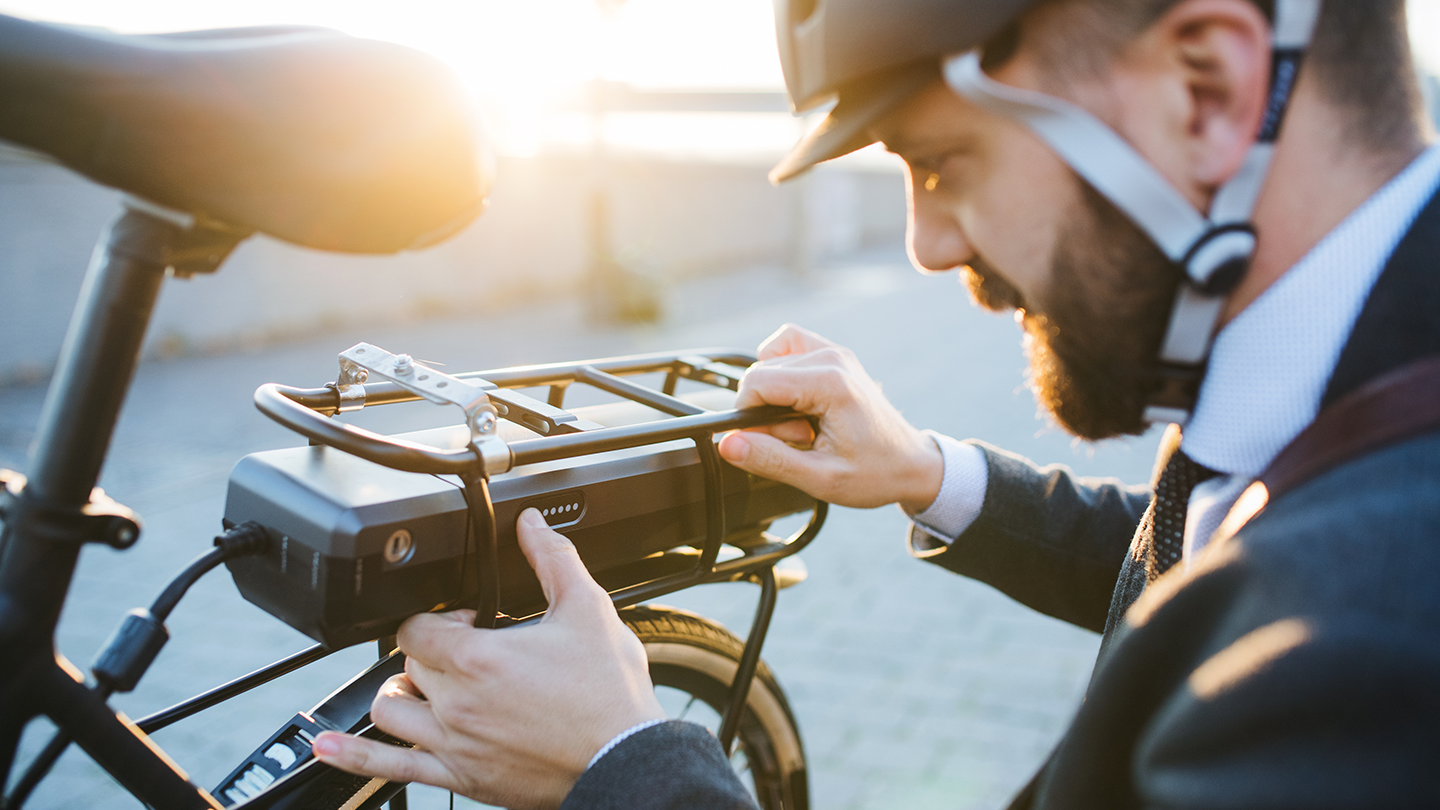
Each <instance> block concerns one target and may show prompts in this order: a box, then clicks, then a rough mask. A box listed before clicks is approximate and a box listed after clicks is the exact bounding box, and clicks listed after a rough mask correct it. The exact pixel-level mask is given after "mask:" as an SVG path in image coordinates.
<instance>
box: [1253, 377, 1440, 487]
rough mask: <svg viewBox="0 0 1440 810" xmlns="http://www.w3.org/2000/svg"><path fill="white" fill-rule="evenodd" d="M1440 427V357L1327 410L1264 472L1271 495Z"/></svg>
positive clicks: (1383, 379) (1372, 384) (1354, 393)
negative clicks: (1387, 446) (1370, 453)
mask: <svg viewBox="0 0 1440 810" xmlns="http://www.w3.org/2000/svg"><path fill="white" fill-rule="evenodd" d="M1436 429H1440V356H1435V357H1428V358H1426V359H1424V360H1417V361H1416V362H1414V363H1411V364H1409V365H1406V366H1401V367H1400V368H1398V369H1396V370H1395V371H1391V372H1389V373H1387V374H1383V375H1381V376H1379V377H1376V378H1375V379H1373V380H1371V381H1370V382H1368V383H1366V384H1365V385H1363V386H1361V387H1360V388H1358V389H1356V390H1354V391H1352V392H1350V393H1349V394H1346V395H1345V396H1344V397H1342V398H1340V400H1339V401H1337V402H1336V403H1335V404H1334V405H1331V406H1330V407H1328V408H1326V409H1325V410H1324V411H1321V413H1320V415H1319V416H1318V417H1316V419H1315V421H1314V422H1313V423H1311V425H1310V426H1309V427H1308V428H1306V429H1305V430H1304V431H1303V432H1302V433H1301V434H1300V435H1299V436H1297V437H1295V440H1294V441H1293V442H1291V443H1290V444H1289V445H1287V446H1286V447H1285V449H1284V450H1281V451H1280V455H1278V456H1276V457H1275V460H1274V461H1272V462H1271V463H1270V466H1269V467H1268V468H1267V469H1266V470H1265V472H1263V473H1261V474H1260V482H1261V483H1263V484H1264V485H1265V488H1266V489H1267V490H1268V491H1269V497H1270V499H1272V500H1273V499H1274V498H1277V497H1279V496H1280V495H1282V494H1283V493H1285V492H1288V491H1290V490H1292V489H1294V488H1296V487H1298V486H1300V485H1301V484H1303V483H1305V482H1306V481H1308V480H1310V479H1311V478H1314V477H1315V476H1317V475H1319V474H1321V473H1323V472H1325V471H1327V470H1330V469H1331V468H1333V467H1336V466H1338V465H1340V464H1343V463H1344V462H1346V461H1349V460H1351V459H1354V458H1358V457H1359V456H1362V455H1364V454H1366V453H1368V452H1370V451H1372V450H1377V449H1379V448H1381V447H1384V446H1386V445H1390V444H1394V443H1396V442H1399V441H1403V440H1405V439H1408V438H1411V437H1414V436H1419V435H1421V434H1424V433H1427V432H1429V431H1431V430H1436Z"/></svg>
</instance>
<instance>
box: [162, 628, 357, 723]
mask: <svg viewBox="0 0 1440 810" xmlns="http://www.w3.org/2000/svg"><path fill="white" fill-rule="evenodd" d="M336 652H339V650H331V649H326V647H325V645H323V644H316V645H315V646H313V647H307V648H306V649H303V650H301V651H300V652H297V653H295V654H294V655H289V656H286V657H285V658H282V659H280V660H279V661H276V662H275V663H273V664H270V665H268V666H264V667H261V668H260V669H257V670H255V671H254V672H252V673H250V674H249V675H244V676H242V677H239V678H236V679H235V680H233V681H229V682H227V683H223V684H221V685H219V686H217V687H215V688H214V689H211V690H208V691H206V692H202V693H200V694H198V695H196V696H195V697H192V698H190V699H189V700H185V701H182V702H180V703H176V704H175V705H174V706H171V707H169V708H166V709H161V710H160V711H158V712H155V713H154V714H149V715H146V716H144V717H142V718H140V719H139V720H137V721H136V722H135V725H137V726H139V727H140V730H141V731H143V732H145V733H146V734H150V733H152V732H156V731H159V730H160V729H162V728H165V727H166V726H168V725H170V724H172V723H178V722H180V721H181V720H184V719H185V718H187V717H189V716H191V715H193V714H198V713H200V712H203V711H205V710H206V709H208V708H210V707H211V706H215V705H217V704H220V703H224V702H225V701H227V700H229V699H230V698H233V697H235V696H236V695H241V694H244V693H246V692H249V691H250V690H251V689H254V688H256V687H258V686H262V685H264V684H267V683H269V682H271V681H273V680H275V679H276V678H279V677H280V676H282V675H288V674H289V673H291V672H294V671H295V670H297V669H300V668H301V667H305V666H309V665H310V664H313V663H315V662H316V661H319V660H320V659H322V658H325V657H327V656H329V655H332V654H334V653H336Z"/></svg>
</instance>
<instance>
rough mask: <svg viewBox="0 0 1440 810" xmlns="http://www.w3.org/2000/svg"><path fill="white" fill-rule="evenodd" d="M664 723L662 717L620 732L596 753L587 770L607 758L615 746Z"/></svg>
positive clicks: (586, 767)
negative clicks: (604, 757)
mask: <svg viewBox="0 0 1440 810" xmlns="http://www.w3.org/2000/svg"><path fill="white" fill-rule="evenodd" d="M664 722H665V718H663V717H662V718H661V719H659V720H646V721H645V722H643V723H638V724H636V725H633V726H631V727H630V728H627V729H625V730H624V731H622V732H620V733H619V734H616V735H615V736H614V737H613V738H612V739H611V740H610V742H608V743H605V746H604V747H603V748H601V749H600V750H599V751H596V752H595V756H593V757H591V758H590V764H589V765H586V766H585V770H587V771H588V770H590V769H591V768H593V767H595V763H597V762H599V761H600V759H601V757H603V756H605V755H606V754H608V753H610V751H611V750H613V749H614V748H615V746H617V745H619V744H620V743H622V742H625V741H626V740H628V739H630V738H631V737H632V736H634V735H636V734H639V733H640V732H642V731H644V730H645V729H647V728H650V727H651V726H658V725H660V724H661V723H664Z"/></svg>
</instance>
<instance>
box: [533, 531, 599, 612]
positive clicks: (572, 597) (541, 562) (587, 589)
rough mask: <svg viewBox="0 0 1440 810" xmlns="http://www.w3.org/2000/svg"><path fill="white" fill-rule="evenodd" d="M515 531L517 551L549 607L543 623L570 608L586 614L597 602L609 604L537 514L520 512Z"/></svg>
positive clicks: (570, 547) (565, 540)
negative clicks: (526, 561)
mask: <svg viewBox="0 0 1440 810" xmlns="http://www.w3.org/2000/svg"><path fill="white" fill-rule="evenodd" d="M515 531H516V534H517V535H519V538H520V550H521V551H522V552H523V553H524V554H525V559H526V560H529V561H530V567H531V568H534V569H535V577H536V578H537V579H539V580H540V588H541V589H542V590H543V591H544V592H545V601H546V602H547V603H549V605H550V608H549V610H547V611H546V614H545V615H546V618H547V619H549V618H553V617H558V616H559V615H560V613H561V612H562V611H563V610H564V609H565V606H566V605H570V604H574V605H577V606H579V607H582V608H585V609H587V610H593V609H594V606H595V605H597V604H598V602H599V600H601V599H603V600H604V601H605V604H607V605H608V604H609V602H610V599H609V597H607V596H606V595H605V591H604V589H603V588H601V587H600V586H599V585H597V584H596V583H595V579H594V578H593V577H591V576H590V572H589V571H587V570H586V569H585V563H583V562H581V561H580V554H579V553H578V552H576V551H575V546H573V545H571V543H570V540H569V539H568V538H567V537H565V535H563V534H560V533H559V532H557V531H555V530H554V529H551V528H550V526H549V525H548V524H547V523H546V522H545V518H544V517H542V516H541V515H540V511H539V510H537V509H533V508H531V509H526V510H525V511H524V512H521V513H520V520H519V522H518V523H517V524H516V527H515Z"/></svg>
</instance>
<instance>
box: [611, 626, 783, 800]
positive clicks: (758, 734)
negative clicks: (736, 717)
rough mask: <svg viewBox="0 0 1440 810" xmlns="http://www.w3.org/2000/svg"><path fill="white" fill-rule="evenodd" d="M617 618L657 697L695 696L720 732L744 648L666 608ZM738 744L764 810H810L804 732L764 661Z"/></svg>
mask: <svg viewBox="0 0 1440 810" xmlns="http://www.w3.org/2000/svg"><path fill="white" fill-rule="evenodd" d="M620 618H621V619H622V620H623V621H624V622H625V624H626V626H628V627H629V628H630V629H631V631H632V632H634V633H635V635H636V636H638V637H639V639H640V641H641V643H643V644H644V645H645V654H646V656H647V657H648V658H649V660H650V678H651V680H652V681H653V682H654V684H655V687H656V691H657V693H658V692H660V691H661V690H663V689H667V688H669V689H676V690H679V691H680V692H682V693H685V694H689V695H691V696H692V697H693V698H694V699H698V700H699V701H701V702H703V703H704V704H705V705H706V706H708V707H709V709H710V711H711V712H712V713H713V715H714V717H713V720H714V724H715V725H718V719H719V716H720V715H721V714H723V712H724V711H725V704H726V702H727V701H728V700H729V698H730V684H731V683H732V681H733V680H734V678H735V672H736V670H737V669H738V668H739V662H740V654H741V651H743V650H744V648H745V642H743V641H741V640H740V639H739V638H737V637H736V636H735V634H733V633H731V632H730V631H729V630H727V629H726V628H725V627H724V626H722V625H720V624H719V623H717V622H714V621H712V620H710V619H707V618H705V617H703V616H700V615H698V614H695V613H691V612H689V611H686V610H680V609H678V608H672V607H666V606H663V605H639V606H636V607H631V608H626V609H624V610H621V611H620ZM692 702H693V701H692ZM684 719H691V718H684ZM707 725H710V724H707ZM715 730H716V729H715V728H713V727H712V728H711V731H715ZM735 739H736V742H735V754H734V755H732V758H731V762H732V764H737V763H736V762H735V757H736V756H743V758H744V760H745V764H746V765H748V771H749V777H750V778H749V779H748V780H747V779H745V778H744V774H743V773H742V774H741V775H742V781H746V782H747V787H751V788H753V789H754V797H755V801H756V804H758V805H759V806H760V808H761V810H809V806H810V799H809V778H808V774H807V772H806V765H805V749H804V745H803V743H802V742H801V738H800V729H799V726H798V725H797V724H796V722H795V715H794V713H793V712H792V711H791V709H790V704H789V701H788V700H786V698H785V693H784V691H783V690H781V688H780V684H779V683H778V682H777V681H776V680H775V676H774V674H773V673H771V671H770V668H769V667H768V666H766V664H765V662H764V661H761V662H760V664H759V666H758V667H757V668H756V671H755V680H754V682H753V684H752V685H751V687H750V695H749V697H748V699H747V701H746V706H745V710H744V713H743V714H742V715H741V717H740V727H739V730H738V731H737V732H736V735H735Z"/></svg>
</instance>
